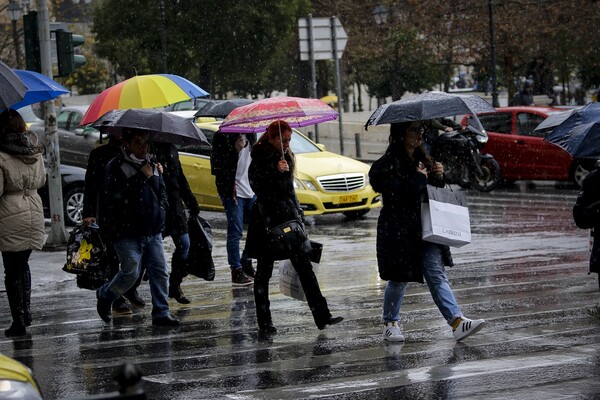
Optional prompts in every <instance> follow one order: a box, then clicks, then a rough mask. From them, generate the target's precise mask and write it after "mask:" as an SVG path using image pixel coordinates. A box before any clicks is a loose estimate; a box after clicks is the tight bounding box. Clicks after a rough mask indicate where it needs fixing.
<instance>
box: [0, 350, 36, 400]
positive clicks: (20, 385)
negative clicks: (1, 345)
mask: <svg viewBox="0 0 600 400" xmlns="http://www.w3.org/2000/svg"><path fill="white" fill-rule="evenodd" d="M0 399H32V400H35V399H43V396H42V393H41V390H40V388H39V386H38V384H37V382H36V381H35V379H34V378H33V376H32V375H31V370H30V369H29V368H27V367H26V366H25V365H23V364H21V363H20V362H18V361H16V360H13V359H12V358H8V357H6V356H5V355H3V354H0Z"/></svg>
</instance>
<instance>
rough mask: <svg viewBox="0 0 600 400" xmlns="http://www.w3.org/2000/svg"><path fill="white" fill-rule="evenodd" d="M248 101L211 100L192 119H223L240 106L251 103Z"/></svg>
mask: <svg viewBox="0 0 600 400" xmlns="http://www.w3.org/2000/svg"><path fill="white" fill-rule="evenodd" d="M252 101H253V100H250V99H230V100H211V101H209V102H208V103H206V104H204V105H203V106H202V107H200V108H199V109H198V112H196V114H195V115H194V117H214V118H225V117H227V116H228V115H229V113H230V112H231V111H232V110H234V109H236V108H238V107H241V106H245V105H246V104H250V103H252Z"/></svg>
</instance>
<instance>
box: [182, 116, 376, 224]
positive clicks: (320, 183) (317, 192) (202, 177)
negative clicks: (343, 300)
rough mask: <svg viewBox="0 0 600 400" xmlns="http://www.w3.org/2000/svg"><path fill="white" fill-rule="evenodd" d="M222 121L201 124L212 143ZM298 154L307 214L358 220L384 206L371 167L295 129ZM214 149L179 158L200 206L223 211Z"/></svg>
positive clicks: (185, 152)
mask: <svg viewBox="0 0 600 400" xmlns="http://www.w3.org/2000/svg"><path fill="white" fill-rule="evenodd" d="M220 124H221V121H216V122H202V123H197V125H198V127H199V128H200V129H201V130H202V131H203V132H204V134H205V135H206V137H207V138H208V140H209V141H212V137H213V135H214V133H215V132H216V131H217V130H218V129H219V125H220ZM290 147H291V148H292V151H293V152H294V154H295V155H296V163H297V169H296V177H295V179H294V186H295V188H296V194H297V196H298V200H299V201H300V205H301V206H302V208H303V209H304V213H305V214H306V215H317V214H329V213H342V214H344V215H345V216H347V217H349V218H358V217H361V216H363V215H365V214H367V213H368V212H369V210H370V209H371V208H375V207H380V206H381V198H380V195H379V194H378V193H376V192H374V191H373V188H371V185H370V184H369V177H368V174H369V168H370V167H369V165H367V164H365V163H363V162H361V161H357V160H354V159H352V158H349V157H344V156H341V155H339V154H335V153H331V152H329V151H326V150H325V147H324V146H323V145H320V144H316V143H315V142H313V141H312V140H310V139H309V138H307V137H306V136H304V135H303V134H302V133H300V132H299V131H297V130H294V134H293V135H292V141H291V143H290ZM210 151H211V148H210V146H185V147H182V148H181V149H180V150H179V158H180V160H181V165H182V167H183V171H184V173H185V176H186V178H187V180H188V182H189V184H190V187H191V189H192V192H194V194H195V196H196V198H197V199H198V202H199V204H200V207H201V208H202V209H205V210H212V211H223V205H222V204H221V200H220V198H219V195H218V193H217V188H216V186H215V177H214V176H213V175H211V173H210Z"/></svg>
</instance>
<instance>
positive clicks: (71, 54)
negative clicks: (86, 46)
mask: <svg viewBox="0 0 600 400" xmlns="http://www.w3.org/2000/svg"><path fill="white" fill-rule="evenodd" d="M83 43H85V37H83V36H81V35H75V34H73V32H67V31H65V30H63V29H57V30H56V57H57V59H58V76H60V77H65V76H69V75H71V74H72V73H73V72H75V69H76V68H77V67H80V66H81V65H83V64H85V63H86V59H85V57H84V56H82V55H80V54H75V51H74V49H75V47H77V46H81V45H82V44H83Z"/></svg>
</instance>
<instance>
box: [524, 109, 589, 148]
mask: <svg viewBox="0 0 600 400" xmlns="http://www.w3.org/2000/svg"><path fill="white" fill-rule="evenodd" d="M564 116H566V118H564V119H563V120H562V122H560V123H558V124H557V125H555V126H554V127H553V126H552V125H550V124H546V126H542V124H543V122H542V124H540V126H541V128H540V126H538V128H536V130H538V131H540V130H546V129H547V130H550V129H551V131H550V133H549V134H548V135H547V136H546V137H545V138H544V140H545V141H547V142H550V143H552V144H555V145H557V146H558V147H560V148H561V149H563V150H565V151H567V152H568V153H569V154H571V155H572V156H573V157H575V158H591V159H600V103H589V104H587V105H585V106H584V107H582V108H580V109H578V110H574V111H570V112H568V114H566V115H564ZM564 116H563V117H564ZM549 118H550V117H548V119H549ZM558 120H559V119H558V118H557V121H558ZM544 122H545V121H544Z"/></svg>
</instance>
